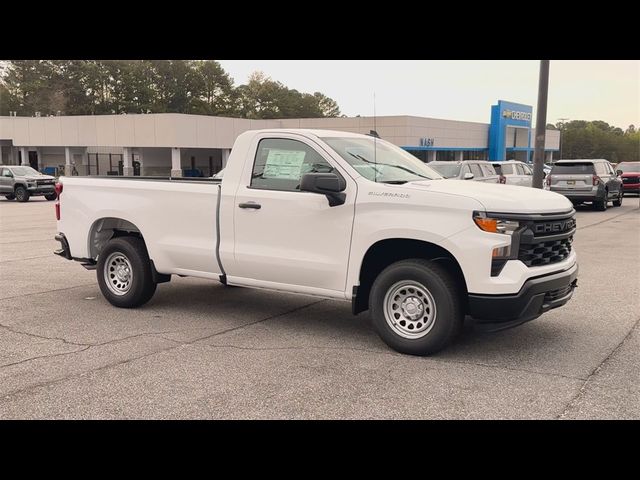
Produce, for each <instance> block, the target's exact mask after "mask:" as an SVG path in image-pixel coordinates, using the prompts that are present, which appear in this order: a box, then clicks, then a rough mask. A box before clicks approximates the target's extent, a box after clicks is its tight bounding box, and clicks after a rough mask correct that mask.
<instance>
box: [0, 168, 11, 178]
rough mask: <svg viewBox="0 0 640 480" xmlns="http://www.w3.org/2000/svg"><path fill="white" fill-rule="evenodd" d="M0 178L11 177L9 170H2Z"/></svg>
mask: <svg viewBox="0 0 640 480" xmlns="http://www.w3.org/2000/svg"><path fill="white" fill-rule="evenodd" d="M0 176H2V177H12V176H13V175H11V170H9V169H8V168H3V169H2V174H0Z"/></svg>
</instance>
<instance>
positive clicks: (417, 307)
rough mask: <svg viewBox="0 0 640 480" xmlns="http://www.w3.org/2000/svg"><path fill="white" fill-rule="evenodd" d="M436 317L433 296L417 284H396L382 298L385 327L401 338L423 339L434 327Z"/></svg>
mask: <svg viewBox="0 0 640 480" xmlns="http://www.w3.org/2000/svg"><path fill="white" fill-rule="evenodd" d="M436 315H437V311H436V302H435V300H434V298H433V295H431V292H430V291H429V290H428V289H427V288H426V287H425V286H424V285H422V284H421V283H419V282H416V281H413V280H403V281H400V282H397V283H395V284H393V285H392V286H391V287H390V288H389V289H388V290H387V293H386V295H385V296H384V318H385V320H386V321H387V325H389V327H390V328H391V329H392V330H393V331H394V332H395V333H396V334H398V335H400V336H401V337H404V338H409V339H417V338H422V337H424V336H425V335H427V334H428V333H429V332H430V331H431V329H432V328H433V326H434V325H435V322H436Z"/></svg>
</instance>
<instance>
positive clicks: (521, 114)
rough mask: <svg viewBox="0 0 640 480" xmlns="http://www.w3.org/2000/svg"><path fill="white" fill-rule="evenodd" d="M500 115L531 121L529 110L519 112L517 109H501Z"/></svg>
mask: <svg viewBox="0 0 640 480" xmlns="http://www.w3.org/2000/svg"><path fill="white" fill-rule="evenodd" d="M502 116H503V117H505V118H510V119H511V120H524V121H525V122H530V121H531V112H519V111H517V110H503V111H502Z"/></svg>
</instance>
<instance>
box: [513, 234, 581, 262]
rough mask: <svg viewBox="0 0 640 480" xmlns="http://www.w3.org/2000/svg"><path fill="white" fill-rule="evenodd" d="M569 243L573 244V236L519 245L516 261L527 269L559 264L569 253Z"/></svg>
mask: <svg viewBox="0 0 640 480" xmlns="http://www.w3.org/2000/svg"><path fill="white" fill-rule="evenodd" d="M571 242H573V235H572V236H570V237H567V238H562V239H559V240H551V241H548V242H544V241H543V242H537V243H530V244H521V245H520V250H519V252H518V260H520V261H522V263H524V264H525V265H526V266H527V267H539V266H542V265H549V264H551V263H557V262H561V261H562V260H564V259H565V258H567V257H568V256H569V254H570V253H571Z"/></svg>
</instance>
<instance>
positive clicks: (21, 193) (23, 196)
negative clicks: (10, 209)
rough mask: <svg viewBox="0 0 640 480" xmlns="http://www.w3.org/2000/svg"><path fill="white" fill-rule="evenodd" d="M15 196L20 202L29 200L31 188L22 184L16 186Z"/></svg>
mask: <svg viewBox="0 0 640 480" xmlns="http://www.w3.org/2000/svg"><path fill="white" fill-rule="evenodd" d="M15 196H16V200H18V201H19V202H28V201H29V197H30V196H31V195H29V190H27V189H26V188H24V187H23V186H21V185H20V186H18V187H16V190H15Z"/></svg>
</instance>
